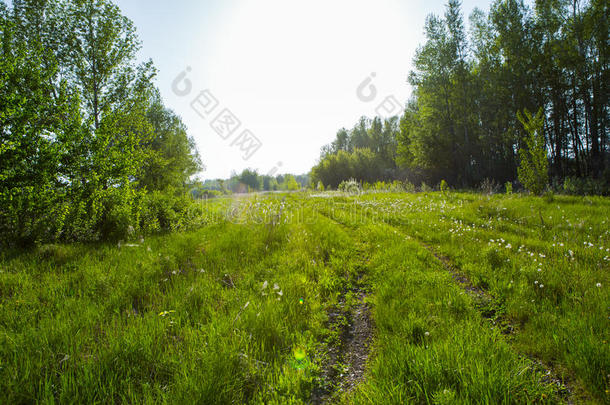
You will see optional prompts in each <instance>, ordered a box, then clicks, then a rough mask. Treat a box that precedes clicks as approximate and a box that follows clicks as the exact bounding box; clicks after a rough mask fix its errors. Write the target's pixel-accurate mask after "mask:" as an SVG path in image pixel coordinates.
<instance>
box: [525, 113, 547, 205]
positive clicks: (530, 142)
mask: <svg viewBox="0 0 610 405" xmlns="http://www.w3.org/2000/svg"><path fill="white" fill-rule="evenodd" d="M523 113H524V114H525V117H524V116H523V115H521V113H520V112H517V118H518V119H519V121H520V122H521V124H523V127H524V128H525V131H526V132H527V135H526V136H525V144H526V146H527V148H520V149H519V157H520V159H521V162H520V164H519V167H518V168H517V173H518V175H519V181H520V182H521V184H523V186H524V187H525V188H526V189H527V191H529V192H530V193H532V194H535V195H541V194H542V192H543V191H544V189H545V188H546V186H547V184H548V182H549V161H548V159H547V156H546V149H545V147H544V133H543V130H542V129H543V128H542V127H543V124H544V115H543V111H542V108H541V109H539V110H538V112H537V113H536V116H532V114H531V113H530V112H529V111H527V109H526V110H524V111H523Z"/></svg>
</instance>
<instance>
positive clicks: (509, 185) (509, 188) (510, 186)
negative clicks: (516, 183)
mask: <svg viewBox="0 0 610 405" xmlns="http://www.w3.org/2000/svg"><path fill="white" fill-rule="evenodd" d="M504 187H505V188H506V195H511V194H512V193H513V183H511V182H510V181H507V182H506V184H504Z"/></svg>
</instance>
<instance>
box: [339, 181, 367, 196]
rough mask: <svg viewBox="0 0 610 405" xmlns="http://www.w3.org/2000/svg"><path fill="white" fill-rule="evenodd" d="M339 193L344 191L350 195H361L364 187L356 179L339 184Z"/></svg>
mask: <svg viewBox="0 0 610 405" xmlns="http://www.w3.org/2000/svg"><path fill="white" fill-rule="evenodd" d="M339 191H343V192H345V193H348V194H360V193H361V192H362V187H361V186H360V183H358V182H357V181H356V180H355V179H349V180H344V181H342V182H341V183H340V184H339Z"/></svg>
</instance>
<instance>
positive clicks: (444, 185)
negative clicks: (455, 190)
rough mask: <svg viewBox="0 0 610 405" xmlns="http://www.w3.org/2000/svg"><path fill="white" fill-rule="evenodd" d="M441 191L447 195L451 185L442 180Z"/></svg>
mask: <svg viewBox="0 0 610 405" xmlns="http://www.w3.org/2000/svg"><path fill="white" fill-rule="evenodd" d="M439 190H440V191H441V193H446V192H447V191H448V190H449V185H448V184H447V182H446V181H445V180H444V179H443V180H441V183H440V184H439Z"/></svg>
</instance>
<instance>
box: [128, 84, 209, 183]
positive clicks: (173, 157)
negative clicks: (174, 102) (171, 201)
mask: <svg viewBox="0 0 610 405" xmlns="http://www.w3.org/2000/svg"><path fill="white" fill-rule="evenodd" d="M146 118H147V120H148V121H149V122H150V124H151V125H152V131H153V135H152V138H151V139H150V140H149V141H148V145H147V147H148V149H149V156H148V157H147V159H146V161H145V162H144V167H143V171H142V174H141V175H140V176H139V185H140V187H146V188H147V189H148V190H167V189H169V188H172V189H181V188H183V187H184V185H185V184H186V183H187V182H188V180H189V179H190V177H191V176H192V175H194V174H195V173H197V172H198V171H200V170H201V168H202V166H201V159H200V157H199V154H198V152H197V148H196V146H195V141H194V139H193V138H192V137H189V136H188V134H187V132H186V127H185V125H184V124H183V123H182V120H181V119H180V117H178V116H177V115H176V114H175V113H174V112H173V111H171V110H170V109H168V108H166V107H165V106H164V105H163V102H162V100H161V96H160V94H159V92H158V91H156V92H155V93H154V95H153V98H152V100H151V103H150V106H149V107H148V109H147V111H146Z"/></svg>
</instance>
